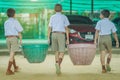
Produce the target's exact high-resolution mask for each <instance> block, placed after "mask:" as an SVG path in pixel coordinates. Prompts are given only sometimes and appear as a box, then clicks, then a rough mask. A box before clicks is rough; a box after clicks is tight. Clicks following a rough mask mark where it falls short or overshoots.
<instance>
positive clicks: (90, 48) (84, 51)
mask: <svg viewBox="0 0 120 80" xmlns="http://www.w3.org/2000/svg"><path fill="white" fill-rule="evenodd" d="M95 53H96V45H95V44H86V43H81V44H69V45H68V54H69V56H70V58H71V61H72V62H73V64H74V65H90V64H91V63H92V61H93V59H94V57H95Z"/></svg>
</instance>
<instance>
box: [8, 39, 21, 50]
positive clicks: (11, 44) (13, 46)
mask: <svg viewBox="0 0 120 80" xmlns="http://www.w3.org/2000/svg"><path fill="white" fill-rule="evenodd" d="M6 42H7V47H8V49H9V51H10V52H17V51H19V43H18V38H17V37H11V38H6Z"/></svg>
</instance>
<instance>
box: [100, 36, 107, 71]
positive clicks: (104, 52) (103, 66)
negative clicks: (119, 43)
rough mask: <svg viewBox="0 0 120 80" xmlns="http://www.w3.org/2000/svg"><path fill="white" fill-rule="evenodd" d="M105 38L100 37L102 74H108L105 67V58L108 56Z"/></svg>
mask: <svg viewBox="0 0 120 80" xmlns="http://www.w3.org/2000/svg"><path fill="white" fill-rule="evenodd" d="M104 43H105V37H104V36H100V37H99V50H100V62H101V67H102V73H106V67H105V56H106V51H105V49H106V48H105V45H104Z"/></svg>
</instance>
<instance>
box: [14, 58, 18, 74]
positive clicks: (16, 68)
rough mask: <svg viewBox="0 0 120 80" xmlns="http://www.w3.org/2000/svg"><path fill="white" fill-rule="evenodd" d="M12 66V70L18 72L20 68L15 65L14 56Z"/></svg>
mask: <svg viewBox="0 0 120 80" xmlns="http://www.w3.org/2000/svg"><path fill="white" fill-rule="evenodd" d="M13 67H14V72H18V71H19V70H20V68H19V67H18V66H17V65H16V61H15V58H14V59H13Z"/></svg>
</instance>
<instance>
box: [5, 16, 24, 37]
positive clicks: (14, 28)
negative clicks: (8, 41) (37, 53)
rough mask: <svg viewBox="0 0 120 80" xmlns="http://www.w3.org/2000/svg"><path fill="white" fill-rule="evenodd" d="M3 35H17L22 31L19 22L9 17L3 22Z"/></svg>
mask: <svg viewBox="0 0 120 80" xmlns="http://www.w3.org/2000/svg"><path fill="white" fill-rule="evenodd" d="M4 31H5V36H11V35H12V36H18V33H19V32H22V31H23V28H22V26H21V24H20V23H19V22H18V21H17V20H16V19H14V18H9V19H8V20H7V21H5V23H4Z"/></svg>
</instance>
